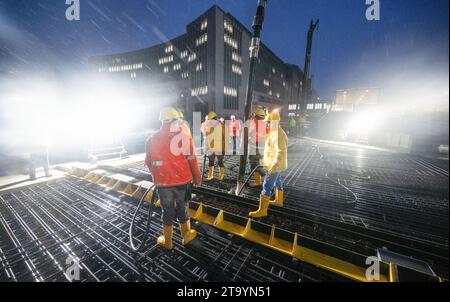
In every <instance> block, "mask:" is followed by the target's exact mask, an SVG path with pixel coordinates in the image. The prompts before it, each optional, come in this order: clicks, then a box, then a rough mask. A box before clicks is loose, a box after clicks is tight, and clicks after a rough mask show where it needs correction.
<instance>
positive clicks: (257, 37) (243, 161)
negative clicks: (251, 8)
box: [236, 0, 268, 192]
mask: <svg viewBox="0 0 450 302" xmlns="http://www.w3.org/2000/svg"><path fill="white" fill-rule="evenodd" d="M267 2H268V0H259V1H258V8H257V9H256V15H255V18H254V19H253V26H252V28H253V36H252V41H251V46H250V74H249V76H248V84H247V97H246V101H245V120H246V121H248V120H249V119H250V114H251V110H252V100H253V84H254V83H253V78H254V71H255V65H256V63H257V60H258V54H259V49H260V45H261V30H262V26H263V23H264V11H265V9H266V6H267ZM243 143H244V154H243V155H241V158H240V164H239V174H238V180H237V188H236V192H239V190H240V188H241V187H242V186H243V185H244V178H245V168H246V165H247V155H248V128H247V127H244V142H243Z"/></svg>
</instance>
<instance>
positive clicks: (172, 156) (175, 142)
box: [145, 122, 201, 187]
mask: <svg viewBox="0 0 450 302" xmlns="http://www.w3.org/2000/svg"><path fill="white" fill-rule="evenodd" d="M145 165H146V166H147V167H148V168H149V170H150V173H151V175H152V177H153V182H154V184H155V185H156V186H157V187H175V186H181V185H185V184H188V183H190V182H191V181H192V180H194V182H195V183H200V181H201V172H200V168H199V165H198V160H197V156H196V154H195V146H194V142H193V140H192V137H191V136H190V135H188V134H187V133H186V131H185V129H184V127H180V125H179V124H177V123H176V122H174V123H171V124H164V125H163V126H162V127H161V129H160V130H159V131H158V132H156V133H155V134H153V135H152V136H150V138H149V139H148V140H147V144H146V156H145Z"/></svg>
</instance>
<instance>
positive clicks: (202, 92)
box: [191, 86, 208, 96]
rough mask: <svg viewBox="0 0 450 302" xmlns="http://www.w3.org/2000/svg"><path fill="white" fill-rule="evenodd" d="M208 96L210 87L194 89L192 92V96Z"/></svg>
mask: <svg viewBox="0 0 450 302" xmlns="http://www.w3.org/2000/svg"><path fill="white" fill-rule="evenodd" d="M206 94H208V86H204V87H199V88H194V89H192V91H191V95H192V96H199V95H206Z"/></svg>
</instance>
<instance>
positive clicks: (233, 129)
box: [229, 115, 241, 155]
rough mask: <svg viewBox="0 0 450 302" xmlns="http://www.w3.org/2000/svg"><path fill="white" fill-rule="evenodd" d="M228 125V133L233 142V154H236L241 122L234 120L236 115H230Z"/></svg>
mask: <svg viewBox="0 0 450 302" xmlns="http://www.w3.org/2000/svg"><path fill="white" fill-rule="evenodd" d="M229 127H230V130H229V133H230V135H231V141H232V143H233V155H236V150H237V142H238V137H239V136H240V133H241V123H240V121H238V120H236V116H234V115H232V116H231V121H230V125H229Z"/></svg>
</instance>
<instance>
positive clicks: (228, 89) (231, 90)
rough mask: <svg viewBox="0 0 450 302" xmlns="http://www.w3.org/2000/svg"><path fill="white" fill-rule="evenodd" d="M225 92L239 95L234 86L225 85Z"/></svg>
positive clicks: (235, 95) (230, 94)
mask: <svg viewBox="0 0 450 302" xmlns="http://www.w3.org/2000/svg"><path fill="white" fill-rule="evenodd" d="M223 93H224V94H225V95H229V96H234V97H237V89H236V88H232V87H227V86H225V87H223Z"/></svg>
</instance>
